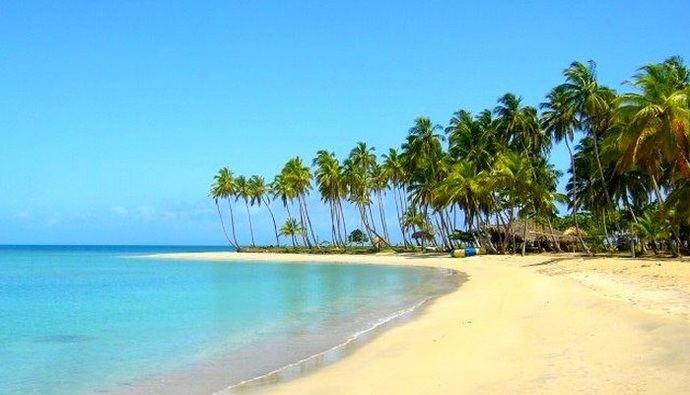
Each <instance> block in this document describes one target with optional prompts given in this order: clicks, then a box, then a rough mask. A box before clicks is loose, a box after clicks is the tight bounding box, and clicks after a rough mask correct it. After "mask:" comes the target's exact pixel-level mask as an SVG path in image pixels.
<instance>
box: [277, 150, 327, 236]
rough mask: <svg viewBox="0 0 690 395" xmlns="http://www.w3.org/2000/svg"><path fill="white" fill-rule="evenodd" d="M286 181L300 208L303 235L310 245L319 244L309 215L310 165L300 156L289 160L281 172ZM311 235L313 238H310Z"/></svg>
mask: <svg viewBox="0 0 690 395" xmlns="http://www.w3.org/2000/svg"><path fill="white" fill-rule="evenodd" d="M281 174H282V176H283V177H284V178H285V181H286V182H287V183H288V185H289V186H290V188H291V189H292V191H293V193H294V196H295V198H296V199H297V203H298V205H299V208H300V225H301V227H302V229H304V232H303V237H304V239H305V243H306V244H307V246H308V247H310V248H311V247H312V246H313V245H317V246H318V243H319V241H318V239H317V238H316V235H315V234H314V228H313V226H312V224H311V218H310V217H309V210H308V208H307V199H306V197H307V195H308V194H309V191H310V190H311V172H310V171H309V167H307V166H305V165H304V162H302V159H301V158H300V157H298V156H296V157H294V158H292V159H290V160H288V161H287V163H286V164H285V166H284V167H283V170H282V172H281ZM309 236H311V239H310V238H309Z"/></svg>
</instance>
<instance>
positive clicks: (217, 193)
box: [210, 167, 239, 249]
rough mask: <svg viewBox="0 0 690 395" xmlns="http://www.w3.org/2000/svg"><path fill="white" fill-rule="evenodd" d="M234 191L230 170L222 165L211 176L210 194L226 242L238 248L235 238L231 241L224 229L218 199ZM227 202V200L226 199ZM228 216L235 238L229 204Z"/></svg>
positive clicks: (228, 195) (233, 220)
mask: <svg viewBox="0 0 690 395" xmlns="http://www.w3.org/2000/svg"><path fill="white" fill-rule="evenodd" d="M233 193H234V180H233V178H232V172H231V171H230V170H229V169H228V168H227V167H223V168H221V169H220V170H218V173H217V174H216V175H215V176H214V177H213V184H212V185H211V192H210V196H211V197H212V198H213V202H214V203H215V204H216V210H217V211H218V218H220V225H221V227H222V228H223V234H224V235H225V238H226V239H227V241H228V244H230V245H231V246H233V247H235V249H239V244H238V243H237V239H235V241H234V242H233V241H231V240H230V237H229V236H228V232H227V230H226V229H225V223H224V222H223V215H222V214H221V212H220V206H219V204H218V201H219V200H221V199H228V198H229V197H230V196H231V195H232V194H233ZM228 202H229V201H228ZM230 218H231V221H232V230H233V238H235V219H234V217H233V215H232V205H230Z"/></svg>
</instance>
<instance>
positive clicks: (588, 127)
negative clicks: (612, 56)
mask: <svg viewBox="0 0 690 395" xmlns="http://www.w3.org/2000/svg"><path fill="white" fill-rule="evenodd" d="M563 75H564V76H565V79H566V82H565V83H563V84H561V85H560V86H561V87H562V89H563V90H565V92H566V96H567V101H568V105H569V106H570V107H572V108H573V109H574V111H575V114H576V115H577V116H578V119H579V124H580V127H582V128H584V130H585V131H586V132H587V135H588V136H589V137H590V138H591V139H592V144H593V145H592V147H593V150H594V159H595V160H596V164H597V170H598V175H599V178H600V180H601V184H602V186H603V191H604V194H605V196H606V200H607V203H606V204H607V205H608V204H610V202H611V197H610V196H609V193H608V186H607V184H606V178H605V176H604V167H603V165H602V163H601V154H600V152H599V141H600V140H601V139H603V138H604V137H605V136H606V134H607V133H610V132H611V130H612V129H613V128H614V127H615V118H614V115H615V112H616V110H615V102H616V93H615V91H614V90H612V89H610V88H608V87H605V86H602V85H600V84H599V82H598V81H597V75H596V64H595V63H594V62H593V61H590V62H588V64H587V65H585V64H583V63H581V62H573V63H571V65H570V67H568V68H567V69H565V71H563ZM603 224H604V240H605V242H606V243H610V238H609V234H608V230H607V227H606V209H605V208H604V214H603Z"/></svg>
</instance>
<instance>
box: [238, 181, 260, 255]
mask: <svg viewBox="0 0 690 395" xmlns="http://www.w3.org/2000/svg"><path fill="white" fill-rule="evenodd" d="M235 184H236V185H237V193H236V195H235V201H237V200H239V199H242V200H243V201H244V206H245V208H246V209H247V219H248V220H249V234H250V235H251V237H252V247H256V243H255V242H254V226H253V225H252V214H251V212H250V211H249V199H250V196H251V191H250V189H249V183H248V182H247V179H246V178H245V177H244V176H239V177H237V178H236V179H235Z"/></svg>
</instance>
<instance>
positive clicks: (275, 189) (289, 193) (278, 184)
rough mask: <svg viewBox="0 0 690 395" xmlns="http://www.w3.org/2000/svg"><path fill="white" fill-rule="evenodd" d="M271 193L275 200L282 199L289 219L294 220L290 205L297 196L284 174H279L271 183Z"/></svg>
mask: <svg viewBox="0 0 690 395" xmlns="http://www.w3.org/2000/svg"><path fill="white" fill-rule="evenodd" d="M271 193H272V195H273V199H280V201H281V202H282V203H283V207H285V210H286V211H287V215H288V219H292V213H291V212H290V203H291V202H292V200H293V199H294V198H295V196H296V194H295V191H294V190H293V189H292V186H291V185H290V184H289V183H288V182H287V179H286V178H285V177H284V176H283V174H278V175H276V176H275V178H274V179H273V182H272V183H271Z"/></svg>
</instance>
